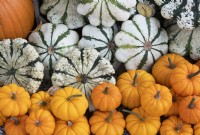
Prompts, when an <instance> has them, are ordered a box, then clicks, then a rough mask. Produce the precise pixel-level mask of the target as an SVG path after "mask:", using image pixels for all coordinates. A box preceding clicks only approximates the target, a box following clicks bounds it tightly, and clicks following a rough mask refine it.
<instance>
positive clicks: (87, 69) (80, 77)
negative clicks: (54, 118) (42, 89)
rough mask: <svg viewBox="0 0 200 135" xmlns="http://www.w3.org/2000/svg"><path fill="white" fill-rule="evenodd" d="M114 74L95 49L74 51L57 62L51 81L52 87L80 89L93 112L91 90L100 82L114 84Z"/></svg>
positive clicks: (106, 61) (110, 66)
mask: <svg viewBox="0 0 200 135" xmlns="http://www.w3.org/2000/svg"><path fill="white" fill-rule="evenodd" d="M114 73H115V70H114V69H113V67H112V65H111V64H110V62H109V61H108V60H107V59H105V58H102V57H100V55H99V52H97V51H96V50H95V49H92V48H84V49H81V50H79V49H74V50H73V51H71V52H69V53H68V54H67V55H66V57H62V58H60V59H59V60H58V62H57V64H56V66H55V71H54V73H53V75H52V77H51V81H52V83H53V85H54V86H59V87H64V86H72V87H75V88H78V89H80V90H81V91H82V92H83V93H84V94H85V95H86V97H87V99H88V102H89V110H90V111H93V110H94V107H93V105H92V102H91V98H90V96H91V92H92V89H93V88H94V87H95V86H96V85H98V84H99V83H102V82H111V83H114V84H115V79H114V77H113V75H114Z"/></svg>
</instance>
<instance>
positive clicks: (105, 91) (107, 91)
mask: <svg viewBox="0 0 200 135" xmlns="http://www.w3.org/2000/svg"><path fill="white" fill-rule="evenodd" d="M109 89H110V86H106V88H105V90H104V91H103V93H104V94H106V95H108V94H109Z"/></svg>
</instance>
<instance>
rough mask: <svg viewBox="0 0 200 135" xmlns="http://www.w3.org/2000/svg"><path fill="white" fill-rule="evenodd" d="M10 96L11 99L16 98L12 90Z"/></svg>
mask: <svg viewBox="0 0 200 135" xmlns="http://www.w3.org/2000/svg"><path fill="white" fill-rule="evenodd" d="M11 98H12V99H13V100H15V99H17V95H16V94H15V93H14V92H11Z"/></svg>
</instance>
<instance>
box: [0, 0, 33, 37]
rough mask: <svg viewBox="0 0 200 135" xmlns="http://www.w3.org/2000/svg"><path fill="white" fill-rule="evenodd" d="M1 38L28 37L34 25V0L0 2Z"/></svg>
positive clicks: (4, 0) (5, 0)
mask: <svg viewBox="0 0 200 135" xmlns="http://www.w3.org/2000/svg"><path fill="white" fill-rule="evenodd" d="M0 9H1V15H0V20H1V23H0V40H2V39H6V38H12V39H13V38H18V37H21V38H26V37H27V36H28V34H30V32H31V30H32V28H33V25H34V9H33V1H32V0H14V1H10V0H2V1H1V2H0Z"/></svg>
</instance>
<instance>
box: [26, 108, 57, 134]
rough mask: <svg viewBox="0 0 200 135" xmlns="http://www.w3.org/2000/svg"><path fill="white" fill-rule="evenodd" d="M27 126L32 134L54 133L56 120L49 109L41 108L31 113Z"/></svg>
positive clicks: (27, 129)
mask: <svg viewBox="0 0 200 135" xmlns="http://www.w3.org/2000/svg"><path fill="white" fill-rule="evenodd" d="M25 128H26V132H27V133H28V134H30V135H52V134H53V132H54V129H55V120H54V117H53V116H52V115H51V113H50V112H49V111H46V110H43V109H39V110H36V111H34V112H31V113H30V115H29V116H28V118H27V119H26V125H25Z"/></svg>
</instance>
